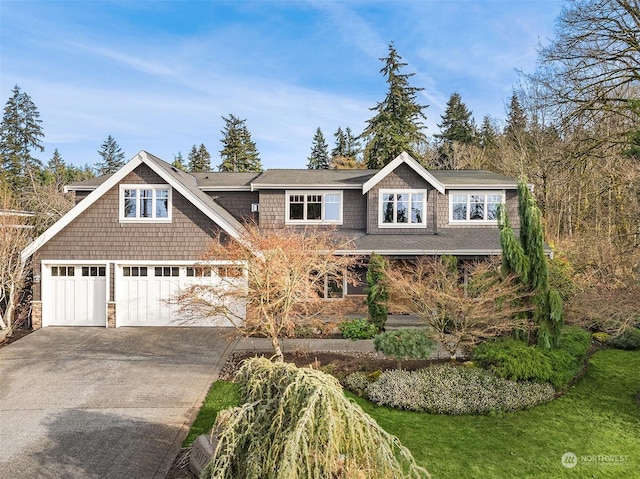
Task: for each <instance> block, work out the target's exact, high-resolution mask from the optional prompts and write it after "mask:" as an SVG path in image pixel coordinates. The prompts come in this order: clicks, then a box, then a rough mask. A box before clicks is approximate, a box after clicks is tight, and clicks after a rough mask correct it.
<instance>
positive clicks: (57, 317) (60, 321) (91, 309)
mask: <svg viewBox="0 0 640 479" xmlns="http://www.w3.org/2000/svg"><path fill="white" fill-rule="evenodd" d="M107 278H108V271H107V265H106V264H104V263H102V264H90V263H80V264H65V263H51V264H49V263H45V262H43V264H42V325H43V326H106V324H107V297H108V291H107V287H108V282H107Z"/></svg>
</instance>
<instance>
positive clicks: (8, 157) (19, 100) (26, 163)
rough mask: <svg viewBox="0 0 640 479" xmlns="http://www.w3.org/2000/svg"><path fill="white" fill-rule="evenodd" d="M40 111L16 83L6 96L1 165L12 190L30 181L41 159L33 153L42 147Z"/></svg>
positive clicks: (0, 131)
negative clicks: (10, 92) (10, 94)
mask: <svg viewBox="0 0 640 479" xmlns="http://www.w3.org/2000/svg"><path fill="white" fill-rule="evenodd" d="M41 123H42V120H40V113H39V112H38V108H37V107H36V106H35V104H34V103H33V101H32V100H31V97H30V96H29V95H28V94H27V93H25V92H21V91H20V87H19V86H18V85H16V86H15V87H14V88H13V90H12V96H11V98H9V100H7V103H6V104H5V107H4V113H3V116H2V123H1V124H0V155H1V157H0V160H1V161H0V165H1V166H2V171H3V175H4V177H5V180H6V181H7V182H8V183H9V185H11V187H12V188H13V189H14V191H18V190H21V189H22V188H24V187H25V186H26V185H27V184H28V183H29V182H33V181H34V178H35V176H36V175H38V174H39V171H40V168H41V167H42V163H41V162H40V160H38V159H36V158H34V157H33V156H32V152H33V151H34V150H37V151H40V152H42V151H44V147H43V146H42V138H43V137H44V133H43V132H42V126H41V125H40V124H41Z"/></svg>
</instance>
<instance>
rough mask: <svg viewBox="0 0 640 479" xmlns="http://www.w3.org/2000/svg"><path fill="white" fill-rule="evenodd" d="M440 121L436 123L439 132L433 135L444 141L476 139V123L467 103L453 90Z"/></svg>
mask: <svg viewBox="0 0 640 479" xmlns="http://www.w3.org/2000/svg"><path fill="white" fill-rule="evenodd" d="M441 118H442V123H440V124H438V127H440V133H439V134H436V135H434V136H435V137H436V138H439V139H440V140H441V141H443V142H444V143H453V142H454V141H457V142H458V143H463V144H467V145H468V144H471V143H474V142H475V140H476V125H475V122H474V121H473V117H472V116H471V112H470V111H469V109H468V108H467V105H465V104H464V102H463V101H462V97H461V96H460V93H458V92H453V93H452V94H451V97H449V101H448V102H447V106H446V108H445V110H444V113H443V114H442V116H441Z"/></svg>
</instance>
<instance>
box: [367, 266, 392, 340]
mask: <svg viewBox="0 0 640 479" xmlns="http://www.w3.org/2000/svg"><path fill="white" fill-rule="evenodd" d="M386 267H387V261H386V260H385V258H384V256H380V255H379V254H376V253H371V256H370V257H369V267H368V268H367V291H366V292H367V309H368V311H369V322H370V323H372V324H375V325H376V327H377V328H378V331H383V330H384V326H385V324H386V323H387V317H388V315H389V310H388V308H387V301H388V300H389V292H388V291H387V287H386V284H385V279H386V275H385V270H386Z"/></svg>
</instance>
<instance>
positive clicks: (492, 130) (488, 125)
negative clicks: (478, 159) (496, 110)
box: [478, 115, 498, 150]
mask: <svg viewBox="0 0 640 479" xmlns="http://www.w3.org/2000/svg"><path fill="white" fill-rule="evenodd" d="M478 141H479V143H480V147H481V148H483V149H484V150H494V149H496V148H497V147H498V129H497V128H496V126H495V125H494V123H493V121H492V120H491V117H490V116H489V115H485V116H484V118H483V119H482V124H481V125H480V132H479V138H478Z"/></svg>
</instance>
